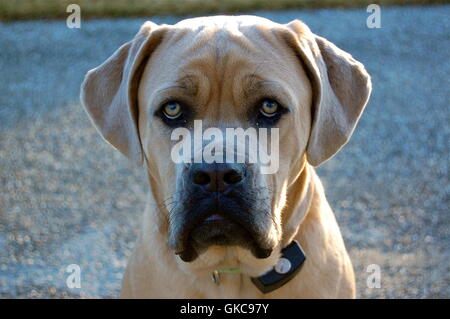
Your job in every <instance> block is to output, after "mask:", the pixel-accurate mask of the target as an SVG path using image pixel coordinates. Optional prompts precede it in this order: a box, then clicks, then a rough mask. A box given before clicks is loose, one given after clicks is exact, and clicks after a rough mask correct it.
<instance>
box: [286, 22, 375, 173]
mask: <svg viewBox="0 0 450 319" xmlns="http://www.w3.org/2000/svg"><path fill="white" fill-rule="evenodd" d="M287 27H288V28H289V29H290V30H292V32H290V35H289V36H287V37H286V39H287V41H288V44H289V45H290V46H291V48H293V49H294V50H295V51H296V53H297V55H298V57H299V58H301V60H302V62H303V64H304V65H305V67H306V69H307V70H306V71H307V73H308V76H309V78H310V80H311V82H312V86H313V91H314V92H313V96H314V98H313V106H312V126H311V133H310V136H309V141H308V147H307V150H306V155H307V159H308V162H309V163H310V164H312V165H313V166H318V165H320V164H321V163H323V162H324V161H326V160H327V159H329V158H330V157H332V156H333V155H334V154H336V153H337V152H338V151H339V150H340V149H341V147H342V146H344V145H345V144H346V143H347V142H348V140H349V139H350V136H351V135H352V133H353V130H354V129H355V126H356V123H357V122H358V120H359V117H360V116H361V113H362V111H363V110H364V107H365V106H366V104H367V101H368V100H369V96H370V92H371V89H372V85H371V81H370V76H369V74H368V73H367V72H366V70H365V69H364V66H363V65H362V64H361V63H360V62H358V61H356V60H355V59H353V57H352V56H351V55H350V54H348V53H346V52H344V51H342V50H341V49H339V48H338V47H336V46H335V45H334V44H332V43H331V42H329V41H328V40H326V39H324V38H322V37H319V36H316V35H314V34H313V33H312V32H311V31H310V30H309V28H308V27H307V26H306V25H305V24H304V23H302V22H300V21H298V20H294V21H292V22H290V23H289V24H287Z"/></svg>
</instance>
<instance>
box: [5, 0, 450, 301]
mask: <svg viewBox="0 0 450 319" xmlns="http://www.w3.org/2000/svg"><path fill="white" fill-rule="evenodd" d="M70 3H76V4H79V6H80V8H81V27H80V28H72V29H71V28H68V27H67V25H66V19H67V17H68V16H69V15H70V13H67V12H66V8H67V5H68V4H70ZM370 3H378V4H380V8H381V25H380V26H381V28H368V26H367V18H368V17H369V16H370V15H371V13H370V12H367V11H366V8H367V5H368V4H370ZM241 12H242V13H245V14H254V15H258V16H263V17H266V18H269V19H271V20H274V21H276V22H280V23H287V22H289V21H291V20H293V19H300V20H303V21H304V22H305V23H306V24H308V25H309V27H310V28H311V29H312V31H313V32H314V33H316V34H319V35H321V36H324V37H326V38H328V39H329V40H330V41H332V42H334V43H335V44H336V45H338V46H339V47H340V48H342V49H344V50H345V51H348V52H350V53H351V54H352V55H353V56H354V57H355V58H356V59H358V60H359V61H361V62H362V63H364V64H365V66H366V68H367V70H368V71H369V73H370V74H371V75H372V83H373V94H372V98H371V100H370V102H369V104H368V106H367V108H366V111H365V113H364V114H363V116H362V118H361V120H360V122H359V125H358V127H357V129H356V131H355V133H354V135H353V137H352V139H351V140H350V143H349V144H348V145H347V146H346V147H345V148H344V149H343V150H342V151H341V152H340V153H339V154H338V155H337V156H335V157H334V158H333V159H331V160H330V161H328V162H327V163H325V164H324V165H323V166H321V167H320V168H319V169H318V174H319V175H320V177H321V178H322V181H323V183H324V186H325V189H326V194H327V197H328V200H329V201H330V204H331V206H332V207H333V209H334V211H335V214H336V217H337V220H338V223H339V225H340V227H341V231H342V234H343V236H344V240H345V243H346V246H347V248H348V250H349V253H350V256H351V258H352V261H353V264H354V267H355V272H356V279H357V289H358V291H357V294H358V297H360V298H438V297H440V298H449V297H450V265H449V260H450V236H449V235H450V215H449V206H450V182H449V163H450V158H449V154H450V126H449V123H450V107H449V102H450V93H449V87H450V86H449V84H450V83H449V74H450V65H449V61H450V28H449V27H450V26H449V19H448V17H449V16H450V5H449V2H448V1H425V0H422V1H420V0H410V1H407V0H404V1H400V0H399V1H395V0H386V1H365V0H349V1H345V0H320V1H312V0H271V1H267V0H250V1H239V0H221V1H219V0H210V1H200V0H142V1H137V0H132V1H131V0H130V1H125V0H110V1H106V0H96V1H94V0H91V1H89V0H82V1H71V0H69V1H65V0H46V1H41V0H28V1H27V0H15V1H10V0H0V21H1V22H0V73H1V75H2V81H0V297H3V298H30V297H31V298H38V297H41V298H42V297H44V298H64V297H68V298H79V297H102V298H105V297H106V298H114V297H117V296H118V295H119V291H120V282H121V278H122V275H123V272H124V268H125V265H126V261H127V258H128V256H129V255H130V252H131V250H132V248H133V246H134V243H135V240H136V236H137V231H138V225H139V221H140V218H141V215H142V212H143V208H144V203H145V197H146V193H147V184H146V180H145V174H143V168H136V167H133V166H132V165H131V164H130V163H128V162H127V160H126V159H125V158H123V157H122V156H121V155H120V154H119V153H118V152H116V151H114V150H113V149H112V148H111V147H110V146H108V145H107V144H106V143H104V142H103V141H102V139H101V137H100V136H99V135H98V134H97V133H96V131H95V129H94V128H93V127H92V125H91V123H90V121H89V119H88V118H87V116H86V114H85V113H84V111H83V110H82V108H81V106H80V102H79V100H78V95H79V87H80V84H81V82H82V80H83V77H84V74H85V73H86V72H87V70H89V69H91V68H93V67H95V66H97V65H99V64H100V63H102V62H103V61H104V60H105V59H106V58H107V57H109V56H110V55H111V54H112V53H113V52H114V51H115V50H116V49H117V48H118V47H119V46H120V45H121V44H123V43H124V42H126V41H129V40H130V39H131V38H132V37H133V36H134V34H135V33H136V32H137V31H138V29H139V26H140V25H141V24H142V23H143V22H144V21H146V20H152V21H153V22H155V23H168V24H173V23H176V22H177V21H179V20H182V19H184V18H186V17H191V16H198V15H211V14H217V13H233V14H236V13H241ZM70 264H77V265H79V266H80V268H81V288H73V289H70V288H68V286H67V285H66V279H67V277H68V276H69V273H67V272H66V269H67V266H68V265H70ZM372 264H376V265H379V266H380V269H381V287H380V288H369V287H368V285H367V280H368V278H369V276H370V275H371V272H368V267H369V266H370V265H372Z"/></svg>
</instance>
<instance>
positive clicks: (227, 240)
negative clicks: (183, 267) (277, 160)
mask: <svg viewBox="0 0 450 319" xmlns="http://www.w3.org/2000/svg"><path fill="white" fill-rule="evenodd" d="M183 178H184V180H185V185H186V186H185V191H183V192H179V193H180V194H182V196H179V197H178V199H179V203H178V204H177V205H176V207H175V208H174V209H173V212H172V213H171V214H170V220H171V229H170V232H169V244H170V246H171V247H172V248H173V249H174V250H175V252H176V254H178V255H179V256H180V258H181V259H182V260H183V261H185V262H190V261H193V260H194V259H196V258H197V257H198V255H200V254H201V253H202V252H204V251H205V250H206V249H207V248H208V247H210V246H212V245H219V246H240V247H243V248H246V249H249V250H250V251H251V252H252V254H253V255H254V256H255V257H257V258H267V257H269V256H270V254H271V252H272V250H273V248H274V243H272V242H271V241H270V240H268V238H267V237H268V236H267V230H268V229H270V227H271V222H272V218H271V209H270V207H271V205H270V203H267V201H268V199H269V196H268V195H267V194H266V192H265V190H264V188H258V187H256V186H255V185H254V180H255V179H254V172H253V170H252V168H251V167H249V166H247V165H244V164H219V163H213V164H192V165H190V167H189V168H188V169H187V171H186V174H185V176H184V177H183Z"/></svg>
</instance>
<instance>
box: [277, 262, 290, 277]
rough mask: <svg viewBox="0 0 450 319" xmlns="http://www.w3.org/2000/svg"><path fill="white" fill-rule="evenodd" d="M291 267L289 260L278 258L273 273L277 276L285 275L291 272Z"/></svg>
mask: <svg viewBox="0 0 450 319" xmlns="http://www.w3.org/2000/svg"><path fill="white" fill-rule="evenodd" d="M291 268H292V265H291V262H290V261H289V259H286V258H280V259H279V260H278V262H277V264H276V265H275V271H276V272H277V273H279V274H286V273H288V272H289V270H291Z"/></svg>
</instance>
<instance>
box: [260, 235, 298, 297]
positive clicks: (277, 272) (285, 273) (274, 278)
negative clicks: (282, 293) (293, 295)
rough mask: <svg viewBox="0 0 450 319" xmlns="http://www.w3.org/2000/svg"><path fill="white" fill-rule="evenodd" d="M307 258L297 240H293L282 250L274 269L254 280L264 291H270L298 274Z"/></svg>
mask: <svg viewBox="0 0 450 319" xmlns="http://www.w3.org/2000/svg"><path fill="white" fill-rule="evenodd" d="M305 260H306V256H305V253H304V252H303V250H302V247H300V244H299V243H298V242H297V241H295V240H294V241H292V242H291V243H290V244H289V245H288V246H286V247H285V248H283V249H282V250H281V257H280V259H279V260H278V262H277V264H276V265H275V266H274V267H273V269H272V270H270V271H269V272H267V273H265V274H264V275H262V276H259V277H253V278H252V282H253V283H254V284H255V286H256V287H257V288H258V289H259V290H260V291H261V292H262V293H265V294H267V293H269V292H272V291H274V290H275V289H278V288H280V287H282V286H284V285H285V284H286V283H288V282H289V281H290V280H291V279H292V278H294V277H295V275H297V274H298V272H299V271H300V269H301V268H302V266H303V263H304V262H305Z"/></svg>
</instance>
